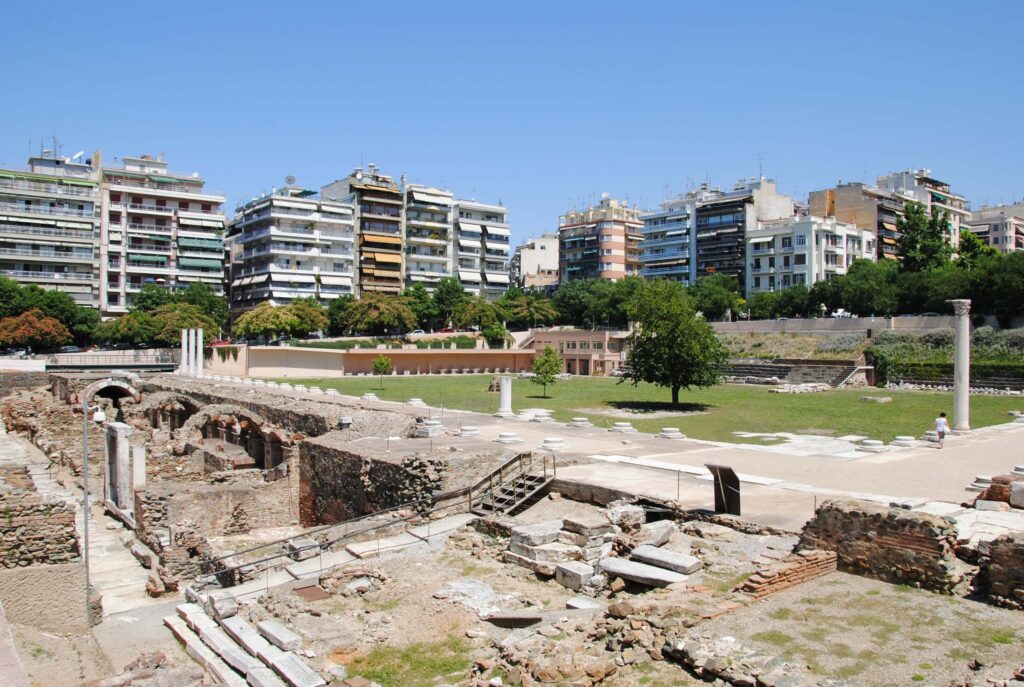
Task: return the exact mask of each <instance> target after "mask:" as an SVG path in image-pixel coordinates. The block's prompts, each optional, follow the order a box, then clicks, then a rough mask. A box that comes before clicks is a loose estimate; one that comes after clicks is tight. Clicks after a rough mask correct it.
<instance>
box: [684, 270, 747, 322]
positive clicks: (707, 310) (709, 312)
mask: <svg viewBox="0 0 1024 687" xmlns="http://www.w3.org/2000/svg"><path fill="white" fill-rule="evenodd" d="M690 296H691V297H693V300H694V301H695V307H696V308H697V310H698V311H699V312H701V313H703V314H704V319H706V320H708V321H711V320H719V319H721V318H723V317H725V316H726V314H728V313H733V312H736V309H737V306H738V303H737V301H738V300H739V298H740V283H739V280H738V279H736V277H734V276H732V275H730V274H718V273H716V274H708V275H706V276H703V277H701V278H700V279H698V280H697V283H696V284H694V285H693V286H692V287H690Z"/></svg>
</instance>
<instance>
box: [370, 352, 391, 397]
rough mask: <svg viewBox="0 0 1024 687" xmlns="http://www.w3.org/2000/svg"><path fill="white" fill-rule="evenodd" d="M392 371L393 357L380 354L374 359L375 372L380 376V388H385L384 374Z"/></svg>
mask: <svg viewBox="0 0 1024 687" xmlns="http://www.w3.org/2000/svg"><path fill="white" fill-rule="evenodd" d="M389 372H391V358H389V357H387V356H386V355H378V356H377V357H376V358H374V360H373V374H375V375H379V376H380V388H382V389H383V388H384V375H386V374H388V373H389Z"/></svg>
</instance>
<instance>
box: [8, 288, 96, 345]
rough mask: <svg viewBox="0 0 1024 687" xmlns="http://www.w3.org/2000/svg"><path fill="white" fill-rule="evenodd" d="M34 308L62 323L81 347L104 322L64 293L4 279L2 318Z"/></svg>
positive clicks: (93, 310)
mask: <svg viewBox="0 0 1024 687" xmlns="http://www.w3.org/2000/svg"><path fill="white" fill-rule="evenodd" d="M33 308H38V309H39V310H41V311H42V313H43V314H44V315H45V316H47V317H53V318H55V319H57V320H59V321H60V323H61V324H63V325H64V327H65V328H66V329H67V330H68V331H69V332H70V333H71V335H72V337H73V338H74V341H75V343H77V344H79V345H85V344H86V343H88V342H89V341H91V340H92V333H93V330H94V329H95V328H96V325H97V324H99V321H100V315H99V313H98V312H97V311H96V309H95V308H89V307H85V306H81V305H78V304H77V303H75V300H74V299H73V298H72V297H71V296H70V295H68V294H66V293H64V292H63V291H53V290H48V289H41V288H39V287H38V286H36V285H35V284H28V285H26V286H21V285H20V284H18V283H17V282H16V281H14V280H12V279H8V278H7V277H0V318H3V317H13V316H15V315H20V314H22V313H25V312H28V311H29V310H32V309H33Z"/></svg>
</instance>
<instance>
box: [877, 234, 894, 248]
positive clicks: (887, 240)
mask: <svg viewBox="0 0 1024 687" xmlns="http://www.w3.org/2000/svg"><path fill="white" fill-rule="evenodd" d="M879 238H880V239H882V243H888V244H889V245H890V246H895V245H896V239H894V238H892V237H891V236H880V237H879Z"/></svg>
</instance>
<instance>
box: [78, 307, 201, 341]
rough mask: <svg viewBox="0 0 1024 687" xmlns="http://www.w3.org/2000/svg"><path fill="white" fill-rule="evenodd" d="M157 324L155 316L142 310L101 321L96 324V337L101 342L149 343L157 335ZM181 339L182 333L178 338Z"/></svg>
mask: <svg viewBox="0 0 1024 687" xmlns="http://www.w3.org/2000/svg"><path fill="white" fill-rule="evenodd" d="M156 332H157V325H156V323H155V322H153V317H152V316H151V315H150V314H149V313H147V312H142V311H141V310H136V311H135V312H130V313H128V314H127V315H121V317H117V318H114V319H112V320H107V321H106V322H101V323H100V324H99V325H97V326H96V331H95V335H94V338H95V339H96V341H99V342H101V343H127V344H133V345H137V344H148V343H150V342H151V341H153V339H154V337H155V336H156ZM178 341H179V343H180V341H181V338H180V335H179V339H178Z"/></svg>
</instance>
